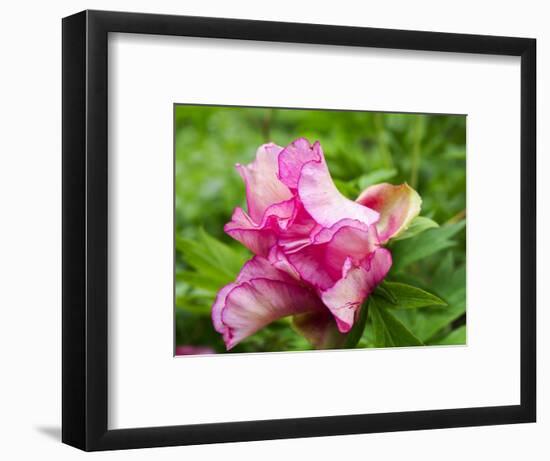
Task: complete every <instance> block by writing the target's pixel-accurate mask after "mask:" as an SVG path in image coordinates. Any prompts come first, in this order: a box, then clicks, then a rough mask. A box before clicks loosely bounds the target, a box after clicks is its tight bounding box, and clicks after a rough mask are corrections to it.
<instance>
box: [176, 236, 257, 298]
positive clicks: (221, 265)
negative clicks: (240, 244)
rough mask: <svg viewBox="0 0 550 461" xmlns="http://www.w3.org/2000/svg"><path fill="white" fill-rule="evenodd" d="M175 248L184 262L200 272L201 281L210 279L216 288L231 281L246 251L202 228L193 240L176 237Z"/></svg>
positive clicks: (237, 271) (245, 256)
mask: <svg viewBox="0 0 550 461" xmlns="http://www.w3.org/2000/svg"><path fill="white" fill-rule="evenodd" d="M176 249H177V250H178V251H180V252H181V253H182V254H183V259H184V261H185V263H187V264H188V265H190V266H191V267H192V268H193V269H195V271H196V272H197V273H198V274H200V279H201V280H202V281H206V280H210V284H211V285H212V287H215V286H217V287H218V288H219V287H221V286H223V285H225V284H227V283H229V282H232V281H233V280H234V279H235V277H236V276H237V274H238V273H239V271H240V269H241V267H242V265H243V264H244V262H245V260H246V259H247V254H246V253H244V252H242V251H238V250H235V249H234V248H232V247H230V246H229V245H226V244H225V243H223V242H220V241H219V240H217V239H215V238H214V237H212V236H211V235H209V234H207V233H206V231H204V230H202V229H201V230H200V231H199V233H198V236H197V238H196V239H195V240H191V239H187V238H181V237H177V238H176ZM183 277H184V278H185V277H188V278H189V277H190V276H189V275H184V276H183Z"/></svg>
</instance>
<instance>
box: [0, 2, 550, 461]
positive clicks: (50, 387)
mask: <svg viewBox="0 0 550 461" xmlns="http://www.w3.org/2000/svg"><path fill="white" fill-rule="evenodd" d="M85 8H93V9H111V10H122V11H128V10H131V11H143V12H155V13H172V14H189V15H204V16H220V17H240V18H251V19H268V20H281V21H296V22H315V23H327V24H328V23H332V24H344V25H357V26H373V27H385V28H403V29H420V30H439V31H447V32H468V33H482V34H496V35H514V36H524V37H535V38H537V39H538V56H537V57H538V152H539V163H538V172H539V173H538V178H539V186H538V189H539V202H538V203H539V206H538V208H539V210H538V216H539V224H538V232H539V242H538V249H539V251H538V254H539V257H538V261H539V274H538V284H539V297H538V299H539V301H538V304H539V309H538V321H539V327H538V332H539V341H538V346H539V347H538V351H539V360H538V370H539V372H538V375H539V405H538V411H539V416H538V423H536V424H528V425H515V426H498V427H481V428H465V429H445V430H437V431H420V432H403V433H393V434H374V435H359V436H343V437H326V438H315V439H298V440H281V441H270V442H255V443H239V444H220V445H210V446H200V447H179V448H162V449H154V450H151V449H147V450H133V451H124V452H115V453H100V454H93V455H84V454H83V453H81V452H79V451H77V450H75V449H73V448H70V447H67V446H64V445H61V443H60V442H59V438H60V423H61V416H60V415H61V408H60V407H61V395H60V386H61V355H60V354H61V236H60V233H61V17H63V16H66V15H69V14H71V13H74V12H77V11H79V10H82V9H85ZM0 18H1V19H0V20H1V23H0V34H1V35H0V47H1V53H0V63H1V64H0V117H1V119H0V126H1V130H0V155H1V157H0V158H1V163H0V216H1V218H0V281H1V282H0V350H1V361H0V370H1V371H0V434H1V440H2V443H0V454H1V456H2V458H4V459H9V460H12V459H13V460H17V459H37V458H39V457H40V458H46V459H57V460H65V459H82V458H83V457H84V456H92V457H97V458H98V459H115V456H116V457H117V458H116V459H129V458H130V457H131V458H132V459H155V460H164V459H193V460H200V459H222V458H223V459H242V460H252V459H260V458H261V459H266V460H271V459H285V458H287V459H311V458H314V459H320V460H333V459H335V458H343V457H349V459H388V460H394V459H405V458H406V459H408V460H416V459H419V460H423V461H428V460H438V461H440V460H445V461H447V460H466V459H484V458H489V457H490V458H491V459H499V460H516V459H521V458H523V459H529V460H547V459H549V457H550V437H549V436H550V400H549V399H548V397H547V395H548V394H547V392H546V389H548V388H549V387H550V366H549V363H550V361H549V360H548V358H547V357H548V354H549V353H550V341H549V340H548V336H547V335H546V334H545V330H547V329H548V327H549V325H548V321H549V319H550V315H549V314H548V313H547V312H546V311H545V307H546V306H548V304H549V303H548V298H549V290H548V288H547V286H544V281H545V279H546V280H547V278H548V256H550V255H549V254H548V252H549V249H548V240H546V241H545V240H543V239H542V238H541V237H542V235H543V234H544V233H545V232H546V233H548V232H549V229H548V227H549V224H550V223H549V218H550V210H549V207H548V205H547V204H548V203H550V202H549V201H550V181H546V183H543V180H544V179H545V178H546V175H545V174H544V173H545V172H546V171H548V168H549V162H548V159H547V158H545V156H544V155H543V154H544V153H545V152H548V150H549V149H550V137H549V135H548V132H547V131H546V130H545V128H546V127H548V126H549V125H550V99H549V96H550V89H549V86H548V82H550V12H549V11H548V8H547V7H546V2H543V1H528V0H523V1H521V2H517V1H516V2H504V1H502V0H501V1H486V2H480V1H479V0H477V1H469V0H462V1H460V2H453V3H446V2H441V1H424V0H416V1H407V0H399V1H391V2H390V1H387V2H380V1H377V2H372V3H371V2H366V1H365V2H358V1H353V0H339V1H338V2H325V3H321V2H320V1H319V0H317V1H311V2H306V1H302V2H299V1H298V0H277V1H272V2H260V1H244V0H242V1H237V0H233V1H223V0H217V1H215V0H188V1H186V2H169V1H165V0H157V1H155V2H154V4H153V2H146V1H143V0H136V1H133V2H129V1H122V0H111V1H104V0H103V1H99V0H89V1H82V0H76V1H69V0H62V1H58V2H55V3H52V2H25V1H20V2H17V3H16V2H9V3H7V2H5V4H4V5H3V8H2V10H1V16H0ZM495 174H498V166H495ZM502 186H503V187H506V184H503V185H502ZM545 201H546V207H544V202H545ZM501 230H502V231H503V232H505V229H498V228H497V229H495V232H498V231H501ZM545 257H546V258H545ZM488 366H490V364H488Z"/></svg>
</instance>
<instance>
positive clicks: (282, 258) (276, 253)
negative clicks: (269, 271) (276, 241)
mask: <svg viewBox="0 0 550 461" xmlns="http://www.w3.org/2000/svg"><path fill="white" fill-rule="evenodd" d="M267 259H268V260H269V262H270V263H271V264H272V265H273V267H275V268H277V269H278V270H280V271H281V272H284V273H286V274H288V275H290V276H291V277H292V278H293V279H294V280H297V281H300V280H301V278H300V274H299V272H298V271H297V270H296V269H295V268H294V266H293V265H292V264H290V262H289V260H288V258H287V256H286V254H285V253H284V251H283V250H282V249H281V247H279V246H278V245H273V247H271V249H270V250H269V255H268V257H267Z"/></svg>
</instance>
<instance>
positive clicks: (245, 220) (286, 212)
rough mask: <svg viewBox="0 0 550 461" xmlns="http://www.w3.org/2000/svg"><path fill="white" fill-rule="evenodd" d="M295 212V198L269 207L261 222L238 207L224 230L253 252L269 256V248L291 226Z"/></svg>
mask: <svg viewBox="0 0 550 461" xmlns="http://www.w3.org/2000/svg"><path fill="white" fill-rule="evenodd" d="M295 214H296V207H295V202H294V200H293V199H291V200H286V201H284V202H280V203H276V204H274V205H271V206H270V207H268V208H267V209H266V210H265V213H264V215H263V217H262V220H261V222H260V223H259V224H257V223H256V222H254V220H253V219H252V218H251V217H250V216H248V215H247V214H246V213H245V212H244V211H243V209H242V208H236V209H235V211H234V212H233V216H232V217H231V221H230V222H228V223H227V224H226V225H225V226H224V231H225V232H226V233H227V234H228V235H230V236H231V237H233V238H234V239H235V240H237V241H239V242H241V243H242V244H243V245H244V246H245V247H247V248H248V249H249V250H250V251H252V253H254V254H257V255H260V256H267V255H268V254H269V249H270V248H271V247H272V246H273V245H274V244H275V243H276V242H277V239H278V238H279V236H280V235H281V234H282V233H283V232H284V231H285V230H286V229H287V228H288V226H290V224H291V223H292V221H293V219H294V216H295Z"/></svg>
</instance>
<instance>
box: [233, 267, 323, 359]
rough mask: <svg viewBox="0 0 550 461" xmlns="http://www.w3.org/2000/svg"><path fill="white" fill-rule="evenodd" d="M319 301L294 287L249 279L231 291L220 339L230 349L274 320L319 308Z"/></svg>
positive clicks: (265, 280)
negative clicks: (221, 338)
mask: <svg viewBox="0 0 550 461" xmlns="http://www.w3.org/2000/svg"><path fill="white" fill-rule="evenodd" d="M323 308H324V307H323V305H322V304H321V302H320V300H319V298H318V297H317V296H316V295H315V294H314V293H313V292H311V291H310V290H308V289H306V288H304V287H301V286H299V285H296V284H291V283H286V282H281V281H278V280H270V279H265V278H257V279H252V280H250V281H248V282H244V283H241V284H239V285H238V286H237V287H235V288H233V289H232V290H231V291H230V292H229V294H228V295H227V297H226V299H225V306H224V308H223V309H222V322H223V324H224V327H225V328H224V331H223V338H224V341H225V344H226V346H227V349H231V348H232V347H234V346H235V345H236V344H238V343H239V342H240V341H242V340H243V339H244V338H247V337H248V336H250V335H252V334H254V333H256V332H257V331H258V330H260V329H261V328H263V327H265V326H266V325H268V324H270V323H271V322H273V321H274V320H277V319H280V318H282V317H286V316H289V315H294V314H301V313H304V312H309V311H314V310H319V309H323Z"/></svg>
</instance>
